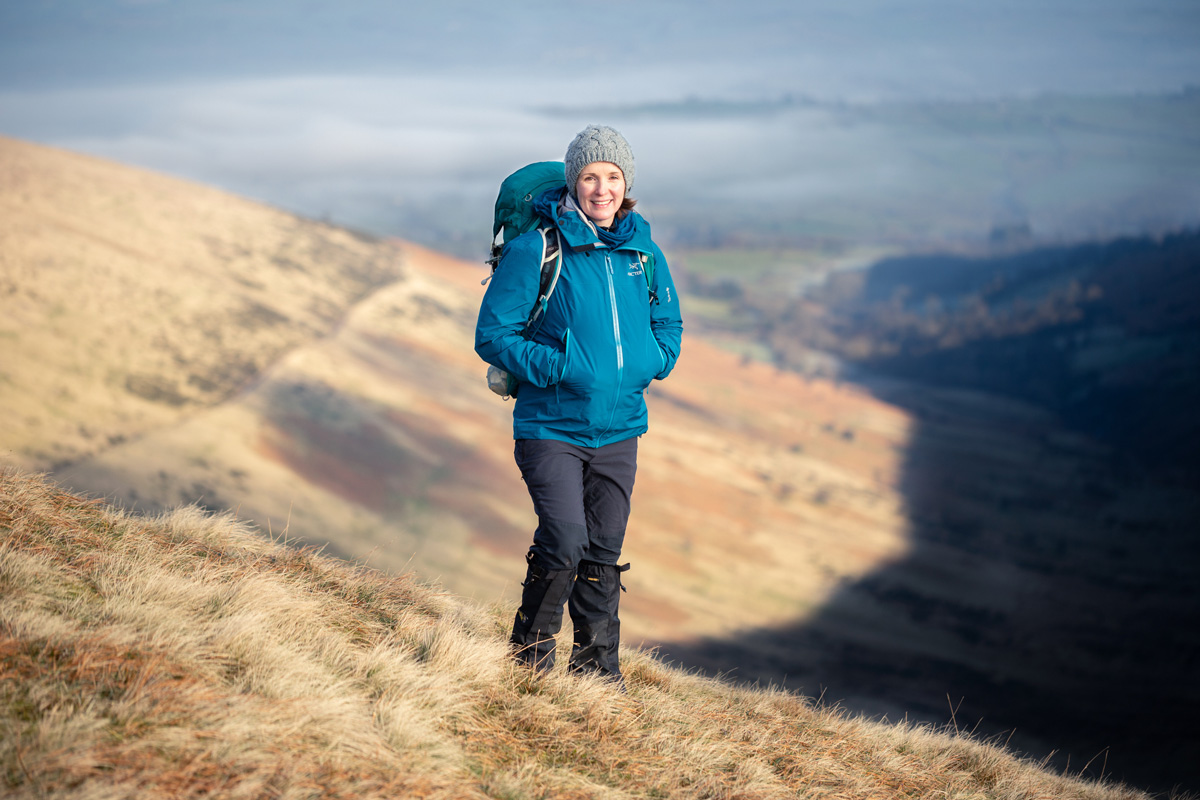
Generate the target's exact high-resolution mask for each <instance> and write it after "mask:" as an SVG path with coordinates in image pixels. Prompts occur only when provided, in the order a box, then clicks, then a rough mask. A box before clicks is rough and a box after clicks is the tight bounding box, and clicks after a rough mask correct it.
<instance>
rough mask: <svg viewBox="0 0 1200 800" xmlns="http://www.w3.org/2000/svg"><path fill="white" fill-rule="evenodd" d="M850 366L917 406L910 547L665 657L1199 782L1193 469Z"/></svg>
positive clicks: (1159, 785) (900, 402) (1069, 763)
mask: <svg viewBox="0 0 1200 800" xmlns="http://www.w3.org/2000/svg"><path fill="white" fill-rule="evenodd" d="M864 383H866V384H867V385H868V388H870V389H871V391H873V392H874V393H875V394H876V395H878V396H879V397H880V398H881V399H884V400H886V401H888V402H890V403H893V404H895V405H897V406H899V407H902V408H905V409H906V410H908V411H909V412H910V413H911V414H912V417H913V420H914V423H915V425H914V432H913V434H912V437H911V439H910V442H909V445H908V448H907V451H906V455H905V462H904V467H903V472H902V478H901V484H900V486H899V489H900V491H901V493H902V495H903V497H904V501H905V504H906V515H907V518H908V521H909V525H910V530H911V546H910V550H909V552H908V553H907V555H906V556H905V557H904V558H902V559H900V560H898V561H896V562H894V563H890V564H888V565H886V566H883V567H881V568H879V569H878V570H876V571H875V572H873V573H871V574H869V575H866V576H864V577H863V578H861V579H859V580H854V581H851V582H848V583H847V584H845V585H843V586H842V587H841V588H840V589H839V590H837V591H836V592H835V593H834V594H833V595H832V596H830V597H829V598H828V600H827V601H826V602H825V603H824V605H823V606H822V608H821V609H820V610H819V611H817V612H816V613H815V614H814V615H813V616H812V617H810V618H806V619H804V620H803V621H799V622H797V623H795V624H793V625H789V626H784V627H779V628H763V629H757V630H747V631H745V632H744V633H742V634H741V635H739V636H736V637H733V638H728V639H722V640H715V639H712V640H703V641H699V642H665V643H661V649H660V651H661V653H662V655H663V657H664V658H665V659H666V660H669V661H673V662H676V663H679V664H681V665H683V666H686V667H695V668H700V669H701V670H703V671H705V672H708V673H712V674H715V673H723V674H725V675H726V676H727V677H729V678H731V679H732V680H734V681H736V682H740V683H760V684H763V685H767V684H775V685H782V686H784V687H786V688H788V689H792V690H796V691H799V692H801V693H803V694H805V695H809V696H814V697H815V696H818V695H819V696H821V697H822V698H823V700H824V702H825V703H826V704H829V705H833V704H838V705H840V706H842V707H844V708H845V709H847V710H848V711H850V712H852V713H862V714H866V715H868V716H871V717H883V716H886V718H887V719H889V720H891V721H897V720H900V719H904V718H907V719H909V720H912V721H921V722H929V723H933V724H935V725H947V726H950V727H952V728H953V727H957V728H958V729H960V730H963V729H965V730H974V731H976V733H977V734H979V735H982V736H987V737H998V738H999V739H1000V740H1001V741H1007V742H1008V743H1009V745H1010V746H1011V747H1012V748H1013V749H1015V750H1018V751H1021V752H1024V753H1026V754H1028V755H1029V756H1032V757H1033V758H1035V759H1037V760H1041V759H1043V758H1045V757H1047V756H1050V754H1051V753H1053V756H1052V757H1051V761H1052V763H1053V764H1054V765H1055V766H1056V767H1058V768H1059V769H1065V770H1069V771H1070V772H1071V773H1072V774H1078V773H1080V772H1082V773H1083V774H1084V775H1085V776H1087V777H1093V778H1096V777H1100V776H1101V775H1103V776H1105V777H1112V778H1114V779H1116V780H1123V781H1126V782H1128V783H1130V784H1132V785H1134V786H1139V787H1143V788H1149V789H1151V790H1153V791H1166V790H1170V789H1171V788H1173V787H1176V786H1180V787H1184V788H1187V789H1191V790H1196V789H1200V731H1198V726H1197V724H1196V719H1197V718H1198V717H1200V686H1197V681H1196V678H1197V676H1198V675H1200V624H1198V623H1200V582H1197V580H1196V578H1195V574H1194V573H1195V569H1196V567H1197V566H1198V565H1200V539H1198V538H1197V536H1196V522H1195V520H1196V519H1197V518H1198V515H1200V492H1197V491H1196V489H1195V488H1194V487H1195V485H1196V484H1195V482H1194V481H1189V480H1181V479H1179V478H1178V477H1175V478H1172V477H1170V476H1168V475H1165V474H1164V473H1153V472H1149V471H1146V470H1145V469H1144V468H1143V467H1142V466H1135V464H1145V463H1146V459H1145V458H1144V455H1145V454H1144V453H1143V454H1141V457H1139V458H1137V459H1134V458H1130V457H1128V456H1129V454H1128V453H1126V452H1122V451H1119V450H1116V449H1115V448H1113V447H1110V446H1107V445H1102V444H1098V443H1097V442H1096V441H1095V440H1093V439H1088V438H1086V437H1085V436H1083V435H1080V434H1075V433H1071V432H1069V431H1067V430H1066V429H1065V428H1064V427H1063V426H1062V425H1061V424H1059V423H1058V422H1057V421H1056V420H1055V418H1054V417H1053V415H1051V414H1049V413H1046V412H1041V411H1039V410H1037V409H1034V408H1032V407H1030V406H1022V405H1020V404H1019V403H1016V402H1015V401H1014V402H1008V401H997V399H996V397H995V396H986V395H983V394H972V393H970V392H964V391H948V390H936V389H930V388H928V387H927V386H919V385H917V384H911V383H904V382H901V381H886V382H885V381H882V380H879V381H864ZM1177 444H1178V443H1177ZM1185 444H1186V443H1185ZM1195 444H1197V443H1196V442H1192V443H1190V444H1189V445H1187V447H1188V449H1189V451H1190V452H1192V453H1195V452H1196V451H1195V448H1194V445H1195Z"/></svg>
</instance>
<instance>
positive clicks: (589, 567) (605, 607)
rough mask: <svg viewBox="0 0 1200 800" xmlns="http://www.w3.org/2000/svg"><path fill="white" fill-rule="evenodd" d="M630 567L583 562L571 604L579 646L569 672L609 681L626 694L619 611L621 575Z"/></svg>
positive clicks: (573, 651)
mask: <svg viewBox="0 0 1200 800" xmlns="http://www.w3.org/2000/svg"><path fill="white" fill-rule="evenodd" d="M628 569H629V565H628V564H623V565H621V566H617V565H616V564H597V563H596V562H594V561H583V562H581V563H580V565H579V572H578V578H577V579H576V581H575V586H574V588H573V589H572V590H571V597H570V600H569V601H568V603H567V607H568V608H569V609H570V613H571V622H572V624H573V625H574V626H575V644H574V646H573V647H572V648H571V661H570V663H569V665H568V668H569V669H570V670H571V671H572V672H588V673H592V674H595V675H599V676H600V677H603V678H607V679H609V680H612V681H613V682H614V683H616V684H617V685H618V686H619V687H620V688H621V689H622V690H624V688H625V679H624V678H623V677H622V676H621V667H620V665H619V664H618V662H617V649H618V647H619V646H620V643H621V620H620V618H619V617H618V616H617V607H618V606H619V605H620V602H621V592H623V591H625V587H624V586H622V585H621V573H622V572H625V571H626V570H628Z"/></svg>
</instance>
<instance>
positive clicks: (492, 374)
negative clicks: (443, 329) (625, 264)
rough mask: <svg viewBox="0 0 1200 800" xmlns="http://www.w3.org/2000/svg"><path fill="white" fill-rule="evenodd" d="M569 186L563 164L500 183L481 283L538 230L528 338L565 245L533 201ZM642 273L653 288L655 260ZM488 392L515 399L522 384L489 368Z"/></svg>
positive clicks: (545, 164) (531, 169)
mask: <svg viewBox="0 0 1200 800" xmlns="http://www.w3.org/2000/svg"><path fill="white" fill-rule="evenodd" d="M566 185H567V177H566V165H565V164H564V163H563V162H561V161H537V162H534V163H533V164H528V165H526V166H524V167H521V168H520V169H519V170H517V171H516V172H514V173H512V174H511V175H509V176H508V177H507V178H505V179H504V180H503V181H502V182H501V183H500V191H499V193H498V194H497V195H496V209H495V213H494V214H493V216H492V250H491V255H490V257H489V258H488V259H487V261H486V262H485V263H486V264H488V266H490V267H491V268H492V270H491V272H489V273H488V276H487V277H486V278H484V279H483V280H482V281H481V283H484V284H486V283H487V282H488V281H489V280H491V277H492V275H493V274H495V272H496V268H497V267H499V266H500V256H501V255H502V254H503V253H504V245H505V244H507V243H508V242H511V241H512V240H513V239H516V238H517V237H518V236H520V235H521V234H523V233H528V232H529V231H532V230H537V232H538V233H540V234H541V236H542V276H541V281H540V284H539V287H538V299H537V301H536V302H535V303H534V304H533V308H532V309H530V311H529V319H528V320H527V321H526V322H525V332H524V336H525V338H527V339H528V338H531V337H532V336H533V335H534V334H535V333H537V330H538V327H539V321H540V320H541V317H542V314H543V313H544V312H545V311H546V306H547V304H549V302H550V296H551V295H552V294H554V287H555V286H557V285H558V276H559V275H560V274H561V273H562V262H563V259H562V242H561V241H560V239H559V235H558V230H557V229H555V228H553V227H548V226H547V227H538V226H539V225H541V223H542V218H541V217H540V216H538V214H537V213H536V212H535V211H534V210H533V201H534V200H535V199H537V197H538V195H540V194H541V193H542V192H544V191H546V190H547V189H555V188H562V187H564V186H566ZM642 265H643V267H644V269H643V273H644V274H645V276H646V286H647V287H652V286H653V285H654V258H653V256H647V255H643V256H642ZM650 291H651V295H650V299H651V301H652V302H653V301H654V300H656V298H655V297H654V290H653V289H651V290H650ZM487 381H488V388H489V389H491V390H492V391H493V392H495V393H496V394H498V395H500V396H501V397H505V398H508V397H516V396H517V386H518V384H519V382H518V381H517V379H516V378H514V377H513V376H512V375H509V374H508V373H507V372H505V371H504V370H502V369H500V368H499V367H494V366H489V367H488V371H487Z"/></svg>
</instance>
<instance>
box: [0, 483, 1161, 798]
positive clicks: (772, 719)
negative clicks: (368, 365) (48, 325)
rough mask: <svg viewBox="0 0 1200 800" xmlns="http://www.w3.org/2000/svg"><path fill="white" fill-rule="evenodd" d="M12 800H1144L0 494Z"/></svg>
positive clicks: (473, 612) (337, 564)
mask: <svg viewBox="0 0 1200 800" xmlns="http://www.w3.org/2000/svg"><path fill="white" fill-rule="evenodd" d="M0 588H2V589H3V591H2V592H0V698H2V699H0V718H2V720H3V726H4V729H5V735H4V737H3V740H2V743H0V765H2V768H3V777H2V778H0V780H3V782H4V783H3V788H4V793H5V795H6V796H8V797H12V798H43V797H64V798H65V797H107V798H125V797H128V798H157V797H162V798H172V800H177V799H178V798H188V797H216V798H222V797H248V796H253V797H281V798H282V797H344V798H351V797H353V798H374V797H380V798H382V797H430V798H434V797H439V798H450V797H454V798H459V797H478V798H485V797H493V798H518V797H521V798H524V797H554V798H625V797H628V798H634V797H647V798H650V797H658V798H668V797H679V798H685V797H686V798H735V797H736V798H772V797H830V798H901V797H912V798H916V797H947V798H1013V799H1014V800H1015V799H1016V798H1023V799H1024V798H1050V797H1054V798H1079V800H1085V799H1086V800H1122V799H1128V800H1132V799H1133V798H1142V797H1146V795H1143V794H1142V793H1140V792H1137V791H1134V790H1130V789H1125V788H1121V787H1115V786H1106V785H1100V784H1094V783H1085V782H1081V781H1077V780H1072V779H1070V778H1067V777H1060V776H1056V775H1051V774H1048V773H1047V772H1045V771H1043V770H1042V769H1040V768H1039V767H1038V766H1037V765H1035V764H1032V763H1030V762H1026V761H1022V760H1018V759H1016V758H1014V757H1013V756H1012V755H1011V754H1009V753H1006V752H1005V751H1004V750H1003V748H1002V747H1000V746H996V745H993V744H985V743H980V742H976V741H972V740H971V739H970V738H969V737H968V736H965V735H954V734H951V733H949V732H935V731H932V730H930V729H928V728H923V727H917V726H913V725H907V724H900V725H884V724H879V723H868V722H864V721H861V720H857V719H854V718H851V717H849V716H847V715H845V714H843V713H840V712H838V711H837V710H834V709H823V708H819V707H816V706H814V704H813V703H811V702H810V701H808V700H806V699H804V698H802V697H799V696H796V695H792V694H787V693H783V692H778V691H771V690H749V689H735V688H731V687H729V686H727V685H724V684H721V683H719V682H716V681H712V680H706V679H702V678H699V677H696V676H694V675H688V674H686V673H683V672H680V671H678V670H675V669H672V668H670V667H668V666H665V665H663V664H662V663H660V662H658V661H657V660H655V658H654V657H653V656H652V654H649V653H647V652H638V651H627V652H626V654H625V659H626V664H627V667H626V669H627V675H628V680H629V692H628V694H627V695H622V694H618V693H616V692H615V691H614V690H613V689H611V688H609V687H608V686H606V685H604V684H602V683H598V682H594V681H591V680H585V679H578V678H573V677H569V676H567V675H566V674H565V673H563V672H558V673H555V674H552V675H550V676H548V677H546V678H544V679H534V678H532V677H531V676H530V675H529V674H528V673H526V672H525V671H523V670H522V669H520V668H517V667H516V666H514V665H513V664H512V663H510V661H509V660H508V658H507V657H506V650H505V645H504V641H503V633H502V631H503V628H504V623H505V622H506V616H507V615H506V614H505V613H503V612H497V611H493V610H488V609H484V608H481V607H478V606H474V605H471V604H469V603H466V602H464V601H461V600H458V599H455V598H453V597H451V596H448V595H446V594H443V593H441V592H439V591H437V590H434V589H432V588H430V587H429V586H426V585H423V584H421V583H419V582H418V581H416V580H415V579H414V578H413V577H411V576H399V577H397V576H389V575H386V574H383V573H378V572H374V571H372V570H369V569H366V568H363V567H362V566H359V565H355V564H350V563H347V562H343V561H338V560H335V559H333V558H330V557H326V556H322V555H319V554H317V553H314V552H313V551H311V550H298V549H293V548H289V547H287V546H284V545H282V544H279V543H271V542H268V541H266V540H265V539H264V538H262V537H261V536H258V535H256V534H255V533H254V532H253V531H251V530H249V529H248V528H247V527H246V526H245V525H244V524H242V523H239V522H237V521H235V520H234V519H232V518H231V517H228V516H225V517H211V516H207V515H205V514H204V513H202V512H200V511H198V510H197V509H195V508H185V509H182V510H178V511H175V512H172V513H170V514H167V515H165V516H163V517H161V518H157V519H146V518H137V517H131V516H128V515H126V514H123V513H121V512H118V511H116V510H114V509H112V508H110V507H107V506H105V505H103V504H101V503H97V502H94V501H88V500H85V499H83V498H80V497H78V496H73V495H70V494H66V493H63V492H61V491H59V490H57V489H55V488H54V487H52V486H50V485H48V484H46V483H44V482H43V481H42V480H40V479H37V478H32V477H29V476H26V475H22V474H19V473H16V472H13V471H6V472H4V473H3V474H2V475H0Z"/></svg>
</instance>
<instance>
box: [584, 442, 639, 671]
mask: <svg viewBox="0 0 1200 800" xmlns="http://www.w3.org/2000/svg"><path fill="white" fill-rule="evenodd" d="M637 443H638V442H637V439H636V438H635V439H628V440H626V441H623V442H617V443H615V444H611V445H607V446H605V447H602V448H599V449H598V450H596V451H594V457H593V458H592V459H591V460H590V461H589V462H588V464H587V466H586V467H585V469H584V475H583V483H584V512H585V516H586V519H587V533H588V547H587V551H586V552H585V553H584V556H583V560H582V561H581V562H580V565H579V570H578V577H577V579H576V581H575V584H574V587H573V588H572V590H571V597H570V600H569V601H568V606H567V607H568V609H569V610H570V614H571V624H572V626H573V627H574V629H575V640H574V646H573V647H572V649H571V662H570V668H571V669H573V670H578V671H586V672H595V673H597V674H599V675H603V676H605V677H608V678H612V679H614V680H616V681H618V682H620V681H621V680H622V678H621V668H620V665H619V662H618V651H619V649H620V642H621V619H620V616H619V615H618V611H619V606H620V602H621V592H622V591H623V590H624V587H623V586H622V585H621V573H622V572H624V571H625V570H627V569H629V565H628V564H626V565H624V566H617V561H618V560H619V559H620V557H621V548H622V546H623V545H624V541H625V529H626V526H627V524H628V522H629V510H630V502H631V498H632V495H633V483H634V477H635V474H636V472H637Z"/></svg>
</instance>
